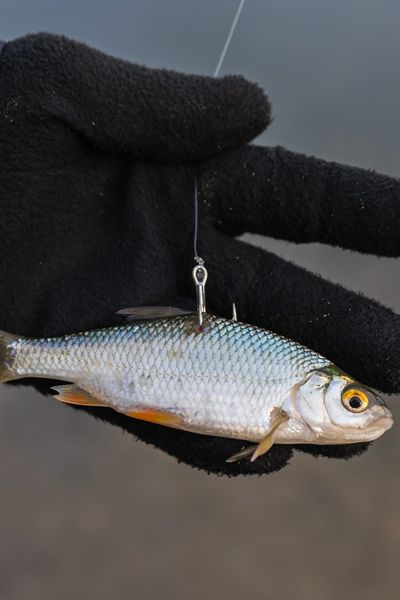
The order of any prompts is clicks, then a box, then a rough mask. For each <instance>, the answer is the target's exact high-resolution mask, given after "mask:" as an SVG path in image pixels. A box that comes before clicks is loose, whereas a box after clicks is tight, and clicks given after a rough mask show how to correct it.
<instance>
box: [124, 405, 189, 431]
mask: <svg viewBox="0 0 400 600" xmlns="http://www.w3.org/2000/svg"><path fill="white" fill-rule="evenodd" d="M124 414H125V415H127V416H128V417H133V418H134V419H140V420H141V421H148V422H149V423H156V424H157V425H165V426H166V427H177V428H180V427H181V426H182V425H183V419H182V417H180V416H179V415H176V414H174V413H171V412H168V411H164V410H158V409H154V408H137V409H134V410H130V411H127V412H124Z"/></svg>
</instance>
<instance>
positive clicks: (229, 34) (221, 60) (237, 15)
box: [214, 0, 246, 77]
mask: <svg viewBox="0 0 400 600" xmlns="http://www.w3.org/2000/svg"><path fill="white" fill-rule="evenodd" d="M245 2H246V0H240V2H239V6H238V9H237V11H236V14H235V17H234V19H233V21H232V27H231V29H230V31H229V33H228V37H227V38H226V42H225V44H224V47H223V48H222V52H221V56H220V57H219V61H218V64H217V66H216V68H215V71H214V77H218V75H219V72H220V70H221V67H222V63H223V62H224V59H225V55H226V53H227V52H228V48H229V45H230V43H231V40H232V37H233V34H234V33H235V29H236V25H237V23H238V21H239V17H240V13H241V12H242V8H243V6H244V3H245Z"/></svg>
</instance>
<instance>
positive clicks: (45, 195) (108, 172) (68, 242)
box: [0, 34, 400, 475]
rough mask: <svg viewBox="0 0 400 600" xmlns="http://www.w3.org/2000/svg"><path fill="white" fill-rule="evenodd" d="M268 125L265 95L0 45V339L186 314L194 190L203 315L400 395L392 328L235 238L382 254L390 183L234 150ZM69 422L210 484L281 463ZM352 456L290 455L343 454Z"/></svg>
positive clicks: (113, 418)
mask: <svg viewBox="0 0 400 600" xmlns="http://www.w3.org/2000/svg"><path fill="white" fill-rule="evenodd" d="M268 122H269V105H268V102H267V100H266V98H265V96H264V95H263V93H262V92H261V90H260V89H259V88H257V86H255V85H253V84H250V83H248V82H247V81H245V80H244V79H243V78H241V77H224V78H222V79H212V78H209V77H199V76H192V75H181V74H177V73H174V72H171V71H164V70H151V69H147V68H144V67H139V66H136V65H133V64H130V63H127V62H125V61H121V60H116V59H114V58H111V57H109V56H106V55H104V54H102V53H100V52H97V51H95V50H92V49H89V48H87V47H86V46H84V45H82V44H78V43H75V42H72V41H69V40H67V39H65V38H63V37H59V36H53V35H43V34H41V35H34V36H28V37H25V38H22V39H19V40H16V41H14V42H11V43H8V44H6V46H5V47H4V49H3V52H2V55H1V58H0V251H1V261H0V269H1V271H0V273H1V277H0V302H1V310H0V328H1V329H5V330H8V331H10V332H16V333H19V334H24V335H32V336H41V335H45V336H52V335H59V334H64V333H69V332H74V331H79V330H84V329H90V328H94V327H98V326H104V325H108V324H114V323H117V322H120V321H119V317H117V316H114V313H115V312H116V311H117V310H118V309H120V308H123V307H125V306H132V305H165V304H176V303H177V301H178V300H180V301H181V300H182V299H186V300H187V299H188V298H189V299H191V302H193V300H192V298H193V296H194V288H193V284H192V279H191V269H192V267H193V186H194V178H195V176H196V175H197V177H198V182H199V195H200V238H199V253H200V255H201V256H203V258H205V260H206V264H207V268H208V270H209V279H208V284H207V302H208V306H209V308H210V309H213V310H214V311H215V312H217V313H219V314H221V315H225V316H229V315H230V314H231V303H232V302H233V301H234V302H236V305H237V309H238V313H239V316H240V319H241V320H243V321H247V322H250V323H254V324H257V325H261V326H263V327H266V328H269V329H271V330H273V331H276V332H278V333H281V334H284V335H286V336H288V337H290V338H293V339H295V340H297V341H299V342H301V343H303V344H305V345H306V346H309V347H310V348H313V349H314V350H316V351H318V352H320V353H322V354H324V355H325V356H327V357H328V358H329V359H330V360H332V361H333V362H334V363H335V364H337V365H338V366H339V367H341V368H342V369H343V370H345V371H347V372H348V373H350V374H351V375H353V376H354V377H357V378H359V379H360V380H361V381H362V382H364V383H366V384H370V385H372V386H374V387H376V388H379V389H380V390H382V391H384V392H395V391H398V390H400V342H399V340H400V318H399V317H398V316H397V315H395V314H394V313H393V312H392V311H391V310H389V309H387V308H384V307H382V306H380V305H379V304H377V303H376V302H374V301H372V300H369V299H367V298H365V297H363V296H360V295H358V294H355V293H353V292H350V291H347V290H345V289H343V288H342V287H340V286H338V285H333V284H331V283H328V282H327V281H325V280H323V279H321V278H320V277H317V276H316V275H313V274H311V273H308V272H307V271H305V270H304V269H302V268H299V267H297V266H294V265H293V264H291V263H287V262H285V261H284V260H282V259H280V258H278V257H277V256H275V255H273V254H270V253H268V252H265V251H264V250H261V249H257V248H254V247H251V246H249V245H247V244H245V243H243V242H240V241H237V240H236V239H234V236H236V235H239V234H241V233H243V232H245V231H249V232H257V233H261V234H266V235H270V236H274V237H279V238H285V239H288V240H292V241H295V242H315V241H319V242H324V243H329V244H334V245H340V246H342V247H344V248H351V249H354V250H358V251H362V252H373V253H376V254H380V255H386V256H396V255H397V254H398V253H399V251H400V237H399V235H398V227H399V220H400V219H399V216H400V186H399V183H398V182H397V181H396V180H395V179H392V178H389V177H385V176H381V175H377V174H376V173H374V172H370V171H363V170H361V169H357V168H352V167H346V166H342V165H339V164H335V163H327V162H324V161H322V160H318V159H315V158H306V157H304V156H302V155H299V154H295V153H292V152H288V151H286V150H283V149H282V148H263V147H256V146H247V145H241V144H244V143H245V142H248V141H249V140H251V139H252V138H253V137H254V136H255V135H257V134H258V133H260V132H261V131H262V129H263V128H264V127H265V126H266V125H267V124H268ZM217 152H218V154H216V153H217ZM181 305H182V304H181ZM192 305H193V304H192ZM35 384H36V385H38V382H37V380H36V382H35ZM47 388H48V385H47V384H46V383H45V388H42V389H47ZM79 410H86V411H87V412H90V413H91V414H93V415H94V416H96V417H98V418H100V419H106V420H107V421H109V422H111V423H114V424H116V425H119V426H120V427H122V428H123V429H125V430H127V431H130V432H132V433H134V434H135V435H136V436H138V437H139V438H141V439H142V440H144V441H146V442H150V443H152V444H154V445H156V446H158V447H160V448H162V449H163V450H165V451H167V452H168V453H170V454H172V455H174V456H176V457H177V458H178V459H179V460H182V461H184V462H186V463H189V464H191V465H193V466H196V467H199V468H202V469H206V470H208V471H212V472H216V473H227V474H230V475H236V474H238V473H263V472H270V471H273V470H276V469H279V468H280V467H282V466H283V465H284V464H286V462H287V461H288V460H289V458H290V457H291V455H292V447H290V446H285V445H276V446H274V447H273V448H272V449H271V451H270V452H269V453H267V454H266V455H265V456H263V457H261V458H259V459H258V460H257V461H255V462H254V463H250V462H249V461H242V462H238V463H232V464H228V463H226V462H225V459H226V458H227V457H229V456H231V455H232V454H233V453H234V452H236V451H237V450H238V449H239V448H240V447H241V446H242V445H243V443H242V442H241V441H238V440H228V439H222V438H216V437H207V436H201V435H196V434H190V433H187V432H181V431H177V430H172V429H168V428H163V427H159V426H156V425H151V424H149V423H144V422H140V421H136V420H134V419H130V418H128V417H125V416H123V415H121V414H120V413H117V412H115V411H112V410H106V409H102V410H101V411H96V409H82V408H81V409H79ZM364 447H365V445H359V444H358V445H351V446H332V447H318V446H313V447H305V446H300V447H299V448H300V449H303V450H307V449H308V450H310V451H312V452H313V453H315V454H318V453H321V452H323V453H325V454H331V455H335V456H348V455H349V454H352V453H354V452H360V451H361V450H362V449H363V448H364Z"/></svg>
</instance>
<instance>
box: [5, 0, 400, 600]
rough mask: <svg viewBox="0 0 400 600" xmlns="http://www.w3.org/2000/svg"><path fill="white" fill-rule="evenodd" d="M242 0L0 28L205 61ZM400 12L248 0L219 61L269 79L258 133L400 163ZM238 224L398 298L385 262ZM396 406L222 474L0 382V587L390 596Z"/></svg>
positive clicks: (73, 592)
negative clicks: (264, 120)
mask: <svg viewBox="0 0 400 600" xmlns="http://www.w3.org/2000/svg"><path fill="white" fill-rule="evenodd" d="M237 4H238V1H237V0H219V1H218V2H214V1H213V0H202V1H201V2H200V1H196V0H152V2H148V1H146V0H130V2H128V1H124V0H113V1H112V2H111V0H97V1H96V2H95V1H94V0H92V1H89V0H62V1H60V0H58V1H57V0H35V2H31V1H30V0H2V1H1V3H0V11H1V12H0V16H1V18H0V38H3V39H6V40H10V39H12V38H14V37H16V36H20V35H23V34H25V33H28V32H34V31H50V32H59V33H64V34H66V35H68V36H70V37H73V38H75V39H78V40H80V41H83V42H86V43H87V44H90V45H93V46H96V47H97V48H100V49H102V50H104V51H107V52H109V53H112V54H115V55H117V56H121V57H125V58H127V59H131V60H132V61H135V62H139V63H143V64H146V65H149V66H157V67H160V66H162V67H168V68H174V69H178V70H182V71H186V72H195V73H203V74H212V72H213V71H214V68H215V66H216V63H217V60H218V57H219V54H220V52H221V49H222V46H223V43H224V41H225V38H226V35H227V32H228V30H229V27H230V25H231V22H232V18H233V14H234V12H235V10H236V7H237ZM399 22H400V3H399V2H397V1H395V0H386V1H385V2H383V3H378V2H375V1H372V0H357V1H356V0H346V1H344V0H341V1H338V0H336V2H328V1H321V0H302V2H298V1H297V0H279V1H278V0H247V2H246V4H245V7H244V10H243V13H242V16H241V19H240V21H239V24H238V28H237V30H236V33H235V36H234V38H233V42H232V45H231V47H230V49H229V52H228V55H227V57H226V61H225V63H224V65H223V73H242V74H243V75H245V76H246V77H247V78H249V79H251V80H255V81H258V82H259V83H260V84H261V85H262V86H263V87H264V88H265V89H266V90H268V92H269V94H270V98H271V100H272V104H273V113H274V117H275V120H274V122H273V123H272V125H271V127H270V128H269V129H268V131H267V132H266V133H265V134H264V135H263V136H262V137H261V139H260V142H261V143H263V144H281V145H285V146H287V147H288V148H289V149H291V150H296V151H300V152H305V153H307V154H314V155H318V156H320V157H322V158H325V159H329V160H336V161H339V162H345V163H350V164H353V165H357V166H360V167H365V168H372V169H376V170H379V171H382V172H384V173H387V174H390V175H394V176H399V175H400V166H399V165H400V162H399V161H400V144H399V133H400V110H399V106H400V75H399V68H398V60H399V55H400V36H399ZM247 239H249V240H250V241H251V242H252V243H255V244H259V245H265V246H266V247H268V248H272V249H273V250H275V251H276V252H278V253H279V254H280V255H282V256H284V257H286V258H289V259H291V260H293V261H295V262H297V263H299V264H301V265H303V266H306V267H308V268H310V269H312V270H314V271H317V272H319V273H322V274H323V275H325V276H326V277H328V278H329V279H331V280H333V281H337V282H340V283H342V284H344V285H346V286H347V287H350V288H352V289H354V290H357V291H362V292H364V293H365V294H367V295H370V296H372V297H374V298H376V299H378V300H380V301H381V302H383V303H384V304H386V305H387V306H391V307H392V308H394V309H395V310H397V311H400V261H398V260H394V259H376V258H374V257H372V256H359V255H355V254H352V253H350V252H343V251H340V250H338V249H332V248H326V247H322V246H318V245H309V246H294V245H291V244H288V243H286V242H280V241H273V240H268V239H263V238H260V237H257V236H251V237H250V236H247ZM338 327H340V324H338ZM399 343H400V341H399ZM389 404H390V406H391V408H392V409H393V411H394V413H395V417H396V416H397V422H396V423H395V426H394V428H393V429H392V430H391V431H390V432H388V433H387V434H385V435H384V436H383V437H382V438H381V439H380V440H378V441H377V442H375V443H374V444H373V446H372V447H371V448H370V450H369V451H368V452H367V453H366V454H364V455H363V456H362V457H359V458H355V459H353V460H351V461H349V462H343V461H335V460H328V459H323V458H320V459H318V460H316V459H314V458H312V457H311V456H308V455H303V454H302V453H297V454H296V455H295V457H294V459H293V460H292V462H291V464H290V465H289V466H288V467H287V468H285V469H284V470H282V471H280V472H279V473H276V474H274V475H269V476H264V477H260V478H246V479H245V478H239V479H227V478H218V477H215V476H207V475H205V474H204V473H200V472H197V471H194V470H192V469H190V468H189V467H187V466H184V465H179V464H177V463H176V462H175V460H173V459H171V458H169V457H167V456H165V455H163V454H162V453H161V452H159V451H157V450H155V449H153V448H151V447H147V446H145V445H143V444H141V443H139V442H137V441H135V440H134V439H133V438H131V437H130V436H128V435H127V434H123V433H122V432H121V431H120V430H118V429H113V427H112V426H111V425H107V424H103V423H100V422H97V421H95V420H94V419H92V418H91V417H90V416H88V415H85V414H81V413H77V412H75V411H73V410H70V409H69V408H68V407H66V406H63V405H62V404H61V403H57V402H54V401H53V400H52V399H49V398H45V397H42V396H40V395H39V394H38V393H33V392H32V391H29V390H26V389H17V390H16V389H12V390H11V389H8V388H7V387H2V389H1V391H0V456H1V460H0V481H1V493H0V598H1V599H4V600H25V599H29V600H36V599H39V598H40V599H47V598H51V599H53V598H57V600H64V599H68V600H70V598H83V597H91V598H94V597H96V598H97V599H98V600H102V599H109V598H114V599H122V598H127V597H135V598H145V599H153V598H160V597H162V598H164V599H166V600H168V599H170V598H171V599H174V600H180V599H182V600H183V599H186V598H191V599H192V600H197V599H199V600H200V599H204V598H222V597H227V598H230V600H239V599H243V598H284V599H285V600H292V599H293V600H303V599H304V600H305V599H307V600H313V599H318V600H331V599H334V598H335V599H336V598H337V597H340V598H341V600H345V599H347V598H352V599H355V598H363V600H370V599H371V600H372V599H373V600H376V599H377V598H379V599H380V600H392V599H393V600H398V598H399V597H400V590H399V588H400V564H399V563H400V552H399V549H400V477H399V453H400V429H399V423H400V398H396V397H392V398H390V399H389Z"/></svg>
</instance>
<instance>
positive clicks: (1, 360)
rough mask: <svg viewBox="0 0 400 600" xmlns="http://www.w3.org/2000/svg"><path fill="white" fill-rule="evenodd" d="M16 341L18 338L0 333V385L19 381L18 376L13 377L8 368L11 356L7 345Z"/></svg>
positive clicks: (11, 334)
mask: <svg viewBox="0 0 400 600" xmlns="http://www.w3.org/2000/svg"><path fill="white" fill-rule="evenodd" d="M17 339H19V338H18V336H17V335H14V334H13V333H7V332H5V331H0V383H5V382H6V381H11V380H12V379H19V376H18V375H14V373H13V372H12V369H11V368H10V363H11V362H12V355H11V353H10V348H9V345H10V344H11V343H12V342H14V341H15V340H17Z"/></svg>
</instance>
